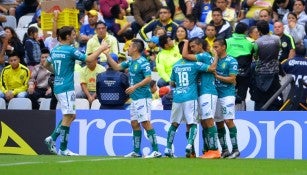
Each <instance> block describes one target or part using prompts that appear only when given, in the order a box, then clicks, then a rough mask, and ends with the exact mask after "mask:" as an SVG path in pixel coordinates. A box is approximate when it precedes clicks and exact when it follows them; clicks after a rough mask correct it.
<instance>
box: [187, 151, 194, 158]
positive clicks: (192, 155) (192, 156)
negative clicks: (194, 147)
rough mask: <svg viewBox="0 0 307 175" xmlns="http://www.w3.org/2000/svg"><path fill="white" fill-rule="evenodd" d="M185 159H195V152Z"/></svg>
mask: <svg viewBox="0 0 307 175" xmlns="http://www.w3.org/2000/svg"><path fill="white" fill-rule="evenodd" d="M186 156H187V155H186ZM187 158H196V154H195V152H192V153H191V154H190V157H187Z"/></svg>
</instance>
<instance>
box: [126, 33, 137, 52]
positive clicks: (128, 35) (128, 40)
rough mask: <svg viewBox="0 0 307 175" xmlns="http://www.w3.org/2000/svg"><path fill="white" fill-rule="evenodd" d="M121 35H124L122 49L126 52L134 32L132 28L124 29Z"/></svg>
mask: <svg viewBox="0 0 307 175" xmlns="http://www.w3.org/2000/svg"><path fill="white" fill-rule="evenodd" d="M123 37H124V40H125V44H124V47H123V51H124V52H126V51H128V48H129V46H130V44H131V41H132V40H133V39H134V38H135V35H134V32H133V31H132V30H126V31H125V32H124V33H123Z"/></svg>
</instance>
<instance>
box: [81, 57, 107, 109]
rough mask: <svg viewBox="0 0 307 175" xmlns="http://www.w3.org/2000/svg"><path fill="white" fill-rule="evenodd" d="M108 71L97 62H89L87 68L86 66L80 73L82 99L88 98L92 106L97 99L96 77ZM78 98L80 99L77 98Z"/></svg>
mask: <svg viewBox="0 0 307 175" xmlns="http://www.w3.org/2000/svg"><path fill="white" fill-rule="evenodd" d="M105 71H106V69H105V68H104V67H103V66H101V65H100V64H97V59H96V60H90V61H89V60H87V61H86V66H84V67H83V68H82V69H81V71H80V85H81V89H82V92H83V93H82V96H81V98H86V99H87V100H88V101H89V102H90V104H92V102H93V101H94V100H95V99H96V97H97V94H96V80H97V78H96V76H97V75H98V74H99V73H101V72H105ZM77 98H80V97H78V96H77Z"/></svg>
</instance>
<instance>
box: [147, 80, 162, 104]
mask: <svg viewBox="0 0 307 175" xmlns="http://www.w3.org/2000/svg"><path fill="white" fill-rule="evenodd" d="M149 86H150V92H151V95H152V100H157V99H159V98H160V96H159V91H158V86H157V81H155V80H151V82H150V84H149Z"/></svg>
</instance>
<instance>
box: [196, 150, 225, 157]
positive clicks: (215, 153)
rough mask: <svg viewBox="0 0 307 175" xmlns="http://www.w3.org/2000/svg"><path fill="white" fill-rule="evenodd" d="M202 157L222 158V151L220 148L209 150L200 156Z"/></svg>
mask: <svg viewBox="0 0 307 175" xmlns="http://www.w3.org/2000/svg"><path fill="white" fill-rule="evenodd" d="M200 158H202V159H219V158H221V153H220V151H219V150H209V151H207V152H206V153H205V154H204V155H202V156H200Z"/></svg>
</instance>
